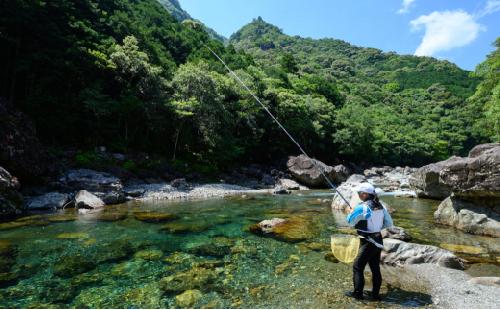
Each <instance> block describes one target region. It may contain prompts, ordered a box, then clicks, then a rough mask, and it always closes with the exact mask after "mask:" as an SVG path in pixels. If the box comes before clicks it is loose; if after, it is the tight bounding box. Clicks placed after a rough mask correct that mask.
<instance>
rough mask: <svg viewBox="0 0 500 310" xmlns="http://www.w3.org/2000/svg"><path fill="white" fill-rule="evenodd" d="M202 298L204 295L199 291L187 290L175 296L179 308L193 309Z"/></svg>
mask: <svg viewBox="0 0 500 310" xmlns="http://www.w3.org/2000/svg"><path fill="white" fill-rule="evenodd" d="M202 297H203V294H202V293H201V292H200V291H199V290H187V291H185V292H184V293H182V294H179V295H177V296H175V304H176V305H177V306H178V307H179V308H192V307H193V306H194V305H195V304H196V303H197V302H198V301H199V300H200V299H201V298H202Z"/></svg>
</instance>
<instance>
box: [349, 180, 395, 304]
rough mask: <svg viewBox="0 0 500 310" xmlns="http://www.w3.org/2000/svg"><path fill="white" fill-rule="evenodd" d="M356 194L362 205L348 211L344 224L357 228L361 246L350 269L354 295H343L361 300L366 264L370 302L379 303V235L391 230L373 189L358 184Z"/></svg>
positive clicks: (390, 222) (380, 242) (381, 243)
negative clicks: (370, 284) (351, 270)
mask: <svg viewBox="0 0 500 310" xmlns="http://www.w3.org/2000/svg"><path fill="white" fill-rule="evenodd" d="M356 190H357V193H358V196H359V199H361V201H362V202H361V203H360V204H358V205H357V206H356V207H355V208H354V209H352V207H351V213H349V215H348V216H347V222H348V223H349V225H351V226H354V228H356V230H357V233H358V235H359V236H360V237H361V242H360V245H359V252H358V255H357V257H356V259H355V260H354V265H353V282H354V291H353V292H347V293H346V295H347V296H349V297H353V298H356V299H363V287H364V286H365V278H364V275H363V272H364V270H365V266H366V264H369V265H370V269H371V272H372V279H373V288H372V292H371V298H372V300H380V299H381V298H380V295H379V291H380V285H381V284H382V275H381V274H380V254H381V252H382V248H383V241H382V235H381V234H380V231H381V230H382V229H384V228H387V227H391V226H392V218H391V216H390V215H389V212H388V211H387V209H386V208H385V207H384V206H383V205H382V203H381V202H380V201H379V199H378V197H377V193H376V192H375V188H374V187H373V185H371V184H370V183H361V184H359V186H358V187H357V189H356Z"/></svg>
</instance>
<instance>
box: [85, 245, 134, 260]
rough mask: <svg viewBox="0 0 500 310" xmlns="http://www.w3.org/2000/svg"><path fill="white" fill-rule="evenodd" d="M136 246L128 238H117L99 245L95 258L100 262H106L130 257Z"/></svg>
mask: <svg viewBox="0 0 500 310" xmlns="http://www.w3.org/2000/svg"><path fill="white" fill-rule="evenodd" d="M135 251H136V248H135V247H134V246H133V245H132V243H130V242H129V241H128V240H117V241H115V242H111V243H107V244H102V245H99V246H98V247H97V248H96V252H95V254H94V260H95V261H96V262H98V263H99V264H101V263H105V262H118V261H120V260H123V259H125V258H128V257H130V256H131V255H132V254H133V253H134V252H135Z"/></svg>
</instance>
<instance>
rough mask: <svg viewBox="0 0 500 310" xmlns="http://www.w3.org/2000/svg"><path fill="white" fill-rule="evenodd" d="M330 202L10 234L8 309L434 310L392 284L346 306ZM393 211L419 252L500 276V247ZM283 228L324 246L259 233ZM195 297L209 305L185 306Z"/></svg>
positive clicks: (238, 206) (210, 206)
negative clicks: (379, 296)
mask: <svg viewBox="0 0 500 310" xmlns="http://www.w3.org/2000/svg"><path fill="white" fill-rule="evenodd" d="M329 197H331V194H330V193H328V192H321V191H306V192H297V193H294V194H292V195H287V196H271V195H257V196H250V195H249V196H238V197H229V198H224V199H211V200H200V201H184V202H169V201H163V202H154V203H146V202H129V203H126V204H123V205H118V206H110V207H106V209H105V210H104V211H103V212H100V213H97V214H89V215H80V216H77V215H75V214H74V210H71V209H69V210H66V211H65V213H57V214H47V215H34V216H30V217H25V218H21V219H18V220H16V221H14V222H8V223H0V254H1V256H0V259H1V260H2V262H1V263H2V264H0V265H2V267H0V268H2V269H1V270H0V308H6V307H9V308H33V307H36V308H58V307H63V308H72V307H78V308H169V307H170V308H171V307H180V306H189V307H204V308H227V307H233V308H353V307H355V308H358V307H383V308H400V307H404V308H413V307H416V308H419V307H433V305H432V300H431V297H430V296H429V295H427V294H425V293H422V292H411V291H404V290H401V289H398V288H396V287H391V286H389V285H386V284H383V288H382V293H383V294H384V295H386V298H385V300H384V301H383V302H380V303H370V302H364V303H363V304H361V302H358V301H353V300H351V299H349V298H347V297H345V296H344V295H343V294H344V292H345V291H348V290H350V289H351V287H352V283H351V275H352V265H349V264H344V263H333V262H330V261H328V260H325V255H326V254H327V253H328V252H329V249H328V244H329V240H330V235H331V234H332V233H334V232H336V230H337V226H338V224H339V223H337V222H336V220H335V219H334V217H333V216H332V213H331V210H330V207H329V202H328V201H326V199H328V198H329ZM383 199H384V201H386V202H387V203H389V204H390V205H391V206H392V207H393V208H394V209H396V211H395V212H394V213H393V218H394V222H395V224H396V225H398V226H402V227H403V228H405V229H407V230H408V231H409V233H410V234H411V235H412V236H413V237H414V241H415V242H418V243H427V244H433V245H439V246H442V247H446V248H449V249H451V250H453V251H455V252H456V253H457V254H458V255H460V256H462V257H464V258H466V259H468V260H469V261H472V262H474V264H472V265H471V267H470V268H469V269H468V270H467V272H469V273H470V274H471V275H475V276H479V275H483V276H484V275H489V276H500V267H499V266H498V264H499V263H498V260H499V257H500V245H499V244H498V242H496V240H497V239H495V238H487V237H481V236H473V235H469V234H466V233H463V232H460V231H458V230H455V229H453V228H450V227H445V226H438V225H436V224H434V222H433V219H432V213H433V211H434V210H435V209H436V207H437V202H436V201H431V200H423V199H407V198H394V197H384V198H383ZM141 212H142V213H141ZM144 212H149V213H147V214H150V215H155V216H154V217H152V216H147V214H146V215H145V213H144ZM272 217H284V218H288V217H299V218H302V219H305V220H307V221H309V222H310V223H312V224H313V225H314V227H315V230H314V232H315V234H314V237H313V238H312V239H311V240H307V242H300V243H287V242H284V241H278V240H274V239H272V238H265V237H260V236H256V235H254V234H252V233H250V232H249V231H248V226H249V225H251V224H254V223H257V222H259V221H261V220H263V219H269V218H272ZM339 218H340V219H341V216H340V217H339ZM155 221H159V222H155ZM160 221H161V222H160ZM318 245H319V246H318ZM367 285H368V287H367V288H369V286H370V284H369V281H368V283H367ZM186 289H193V290H199V291H200V292H201V294H200V292H198V291H189V292H188V293H187V294H186V295H184V296H183V297H185V298H181V297H177V298H176V296H177V295H179V294H181V293H182V292H183V291H184V290H186Z"/></svg>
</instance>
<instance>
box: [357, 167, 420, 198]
mask: <svg viewBox="0 0 500 310" xmlns="http://www.w3.org/2000/svg"><path fill="white" fill-rule="evenodd" d="M414 170H415V169H414V168H410V167H405V168H402V167H396V168H391V167H388V166H384V167H373V168H371V169H366V170H365V171H364V172H363V174H364V175H365V176H366V178H367V180H368V182H370V183H372V184H373V185H374V186H376V187H378V188H381V189H383V190H384V191H386V192H397V191H401V190H407V189H408V188H409V187H410V184H409V182H410V181H409V177H410V174H411V173H412V172H413V171H414Z"/></svg>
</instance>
